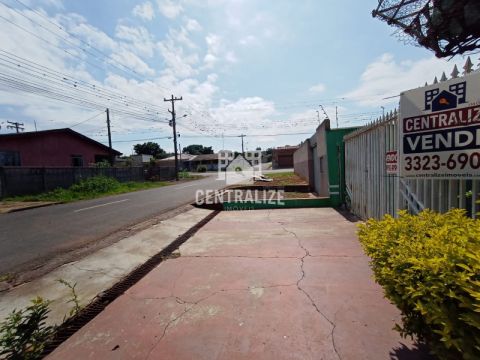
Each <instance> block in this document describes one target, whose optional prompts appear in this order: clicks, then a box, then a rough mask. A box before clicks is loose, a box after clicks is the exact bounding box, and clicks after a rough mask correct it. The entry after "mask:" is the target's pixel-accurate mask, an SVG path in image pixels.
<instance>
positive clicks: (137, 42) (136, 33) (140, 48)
mask: <svg viewBox="0 0 480 360" xmlns="http://www.w3.org/2000/svg"><path fill="white" fill-rule="evenodd" d="M115 36H116V37H117V38H118V39H121V40H124V41H125V42H127V44H124V45H126V47H128V48H129V49H131V50H136V51H135V52H136V53H137V54H138V55H143V56H147V57H152V56H153V53H154V50H155V47H156V44H155V42H154V39H153V36H152V35H151V34H150V33H149V32H148V30H147V29H146V28H144V27H143V26H140V27H131V26H126V25H117V27H116V29H115Z"/></svg>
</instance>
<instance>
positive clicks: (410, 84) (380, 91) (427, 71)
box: [342, 53, 454, 107]
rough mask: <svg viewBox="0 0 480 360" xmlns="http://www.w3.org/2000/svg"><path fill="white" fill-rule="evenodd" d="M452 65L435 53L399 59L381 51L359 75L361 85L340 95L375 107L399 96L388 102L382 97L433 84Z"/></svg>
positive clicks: (450, 68) (395, 100) (392, 101)
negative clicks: (438, 57) (415, 58)
mask: <svg viewBox="0 0 480 360" xmlns="http://www.w3.org/2000/svg"><path fill="white" fill-rule="evenodd" d="M453 66H454V63H453V62H447V61H446V60H441V59H437V58H435V57H434V56H431V57H428V58H424V59H420V60H416V61H403V62H398V61H396V60H395V58H394V57H393V55H391V54H388V53H387V54H383V55H382V56H380V57H379V58H377V59H375V61H373V62H372V63H371V64H369V65H368V66H367V68H366V69H365V71H364V72H363V73H362V75H361V77H360V84H359V85H358V86H357V87H356V88H355V89H353V90H351V91H349V92H347V93H346V94H344V95H342V96H343V97H347V98H353V99H356V100H357V102H358V104H360V105H362V106H372V107H374V106H375V107H378V106H380V105H384V104H386V103H394V102H398V98H395V99H392V100H388V101H385V100H383V98H385V97H388V96H393V95H398V94H400V92H402V91H406V90H409V89H412V88H416V87H420V86H423V85H424V84H425V82H428V83H432V81H433V79H434V77H435V76H437V77H440V76H441V74H442V72H443V71H445V73H447V74H449V73H450V72H451V70H452V68H453ZM447 76H448V75H447Z"/></svg>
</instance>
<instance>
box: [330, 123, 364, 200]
mask: <svg viewBox="0 0 480 360" xmlns="http://www.w3.org/2000/svg"><path fill="white" fill-rule="evenodd" d="M356 129H358V128H344V129H329V130H327V131H326V142H327V161H328V183H329V191H330V202H331V204H332V206H333V207H337V206H340V205H341V204H342V203H343V201H344V196H345V144H344V142H343V137H344V136H345V135H347V134H348V133H351V132H352V131H355V130H356Z"/></svg>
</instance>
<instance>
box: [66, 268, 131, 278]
mask: <svg viewBox="0 0 480 360" xmlns="http://www.w3.org/2000/svg"><path fill="white" fill-rule="evenodd" d="M70 266H72V267H74V268H75V269H77V270H79V271H86V272H92V273H94V274H101V275H104V276H106V277H109V278H111V279H118V278H120V277H121V276H122V275H121V276H113V275H110V274H107V273H106V272H105V270H101V269H86V268H82V267H79V266H78V265H70ZM110 269H116V270H119V271H120V270H121V269H119V268H110ZM121 271H123V270H121Z"/></svg>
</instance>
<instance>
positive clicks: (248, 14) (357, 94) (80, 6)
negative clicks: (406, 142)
mask: <svg viewBox="0 0 480 360" xmlns="http://www.w3.org/2000/svg"><path fill="white" fill-rule="evenodd" d="M376 4H377V1H375V0H371V1H358V0H345V1H333V0H323V1H319V0H316V1H314V0H304V1H291V0H290V1H287V0H276V1H273V0H270V1H267V0H264V1H258V0H177V1H175V0H150V1H133V0H128V1H127V0H102V1H98V0H97V1H92V0H84V1H66V0H63V1H62V0H0V44H1V45H0V50H3V51H6V53H5V52H4V53H3V56H4V57H3V58H1V56H0V75H1V74H4V73H7V74H8V75H9V76H13V75H15V76H17V75H18V74H17V73H12V71H13V72H15V71H18V69H16V70H13V69H11V68H9V67H5V64H6V63H5V59H7V58H5V56H7V55H5V54H13V55H16V56H19V57H21V58H22V59H26V60H28V61H33V62H35V64H37V65H43V66H46V67H48V68H49V69H53V70H55V71H56V72H58V74H64V75H65V76H67V75H68V78H69V79H75V80H79V81H80V82H82V84H91V89H95V91H99V90H98V89H105V91H110V92H115V94H117V95H118V96H119V97H118V98H113V99H112V98H110V99H108V98H107V97H105V98H102V97H99V96H96V98H95V99H96V100H95V101H96V103H97V104H100V105H102V106H103V105H104V107H110V108H112V111H111V113H112V126H113V129H112V130H113V133H112V136H113V141H114V147H115V148H117V149H119V150H120V151H122V152H123V153H125V154H130V153H131V151H132V146H133V144H135V143H136V142H143V139H158V142H159V143H160V144H161V146H162V147H164V148H165V149H166V150H169V151H171V150H172V149H173V146H172V141H171V139H168V138H167V137H168V136H170V135H171V128H170V127H169V126H168V123H166V121H165V119H166V118H168V116H169V114H168V113H167V111H166V110H167V108H168V103H165V102H164V101H163V98H164V97H166V96H169V95H170V94H174V95H176V96H183V99H184V100H183V101H182V102H178V103H177V114H178V115H179V116H181V115H184V114H186V115H187V117H184V118H181V119H179V121H178V123H179V127H178V131H179V132H180V134H181V136H180V143H181V145H182V146H186V145H188V144H192V143H201V144H205V145H211V146H214V148H215V149H216V150H219V149H221V148H222V147H223V146H225V148H229V149H232V150H239V149H240V144H241V142H240V139H239V138H236V137H234V136H236V135H239V134H242V133H243V134H247V137H246V145H247V148H250V149H254V148H256V147H257V146H260V147H262V148H267V147H271V146H279V145H285V144H290V145H293V144H297V143H299V142H300V141H302V140H303V139H305V138H306V137H307V135H306V134H307V133H313V131H314V130H315V127H316V125H317V124H318V115H317V112H316V111H317V110H320V109H319V107H318V105H319V104H322V105H323V106H324V108H325V109H326V112H327V113H328V115H329V116H330V118H331V119H334V118H335V108H336V107H337V109H338V119H339V124H340V126H357V125H361V124H364V123H365V122H367V121H369V120H371V119H375V118H376V117H377V116H379V115H381V113H382V108H381V107H382V106H383V107H384V108H385V109H386V110H387V111H388V110H391V109H394V108H395V107H396V106H397V103H398V99H397V98H393V99H387V100H385V99H384V98H385V97H388V96H391V95H398V94H399V92H400V91H403V90H407V89H410V88H414V87H418V86H421V85H422V84H424V83H425V82H426V81H428V82H431V81H432V80H433V78H434V76H440V75H441V73H442V71H446V72H447V74H448V73H449V72H451V69H452V67H453V65H454V64H455V63H457V64H459V65H460V64H463V63H464V62H465V59H462V58H461V57H457V58H454V59H451V60H450V61H449V62H447V61H446V60H438V59H436V58H435V57H434V55H433V54H432V53H430V52H429V51H427V50H424V49H421V48H418V47H414V46H412V45H405V44H404V43H402V42H401V41H399V39H398V38H397V37H395V36H392V33H393V30H394V29H393V28H391V27H389V26H388V25H387V24H385V23H383V22H380V21H379V20H377V19H374V18H372V16H371V11H372V10H373V9H374V8H375V6H376ZM25 5H26V6H25ZM64 30H65V31H66V32H65V31H64ZM72 35H73V36H72ZM0 55H1V54H0ZM94 55H95V56H94ZM8 56H11V55H8ZM2 59H3V61H2ZM8 59H11V58H8ZM17 61H18V59H17ZM476 63H477V61H476ZM8 64H10V65H12V63H8ZM8 64H7V65H8ZM26 76H27V75H25V74H23V75H22V76H21V77H22V79H23V80H28V77H26ZM47 80H49V81H50V80H52V78H48V77H47ZM68 81H70V80H68ZM47 83H48V82H47ZM48 84H50V83H48ZM79 84H80V83H79ZM71 85H72V87H71V88H70V89H67V91H68V94H72V96H73V97H76V98H82V96H87V95H85V94H86V92H81V87H80V86H79V87H77V86H76V84H74V83H73V82H72V83H71ZM62 86H66V85H65V84H63V85H62ZM94 86H95V87H94ZM75 91H77V93H75ZM123 95H124V96H126V97H125V100H121V98H120V96H123ZM88 96H90V95H88ZM92 96H95V95H92ZM122 101H123V104H121V102H122ZM140 102H141V104H143V105H144V106H143V105H142V106H143V108H144V109H143V110H142V109H140V107H139V104H140ZM121 106H124V108H125V109H126V108H128V109H132V107H133V106H137V108H136V110H135V113H136V114H138V113H140V112H141V111H145V112H144V113H143V114H142V115H138V116H129V115H128V114H126V113H122V112H121V108H120V107H121ZM117 110H118V111H117ZM147 110H148V112H147ZM150 110H151V111H150ZM92 117H93V118H92ZM89 118H92V119H91V120H88V119H89ZM320 118H321V119H323V118H324V115H323V114H322V113H321V112H320ZM7 120H11V121H20V122H24V123H25V127H26V130H34V126H35V125H34V122H35V123H36V125H37V128H38V129H49V128H57V127H67V126H72V125H74V129H76V130H77V131H80V132H82V133H84V134H86V135H88V136H91V137H93V138H95V139H97V140H99V141H101V142H104V143H105V142H106V141H107V138H106V128H105V115H104V114H103V113H102V111H101V110H100V109H99V108H92V107H88V106H78V104H77V105H73V104H70V103H65V102H61V101H58V99H57V100H55V99H48V98H44V97H40V96H38V95H35V94H26V93H25V92H23V91H19V90H14V89H12V88H11V87H7V86H6V85H5V82H2V81H0V123H2V122H3V123H4V124H3V125H2V128H1V129H0V133H5V132H7V131H11V130H7V129H6V127H5V122H6V121H7ZM85 120H88V121H85ZM84 121H85V122H84ZM333 122H334V121H333ZM79 123H80V124H79ZM222 134H223V135H224V139H223V140H222V138H221V137H220V136H221V135H222ZM278 134H282V135H278ZM283 134H286V135H283ZM289 134H294V135H289ZM295 134H298V135H295ZM248 135H250V136H248ZM136 140H141V141H136ZM223 144H225V145H223Z"/></svg>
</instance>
